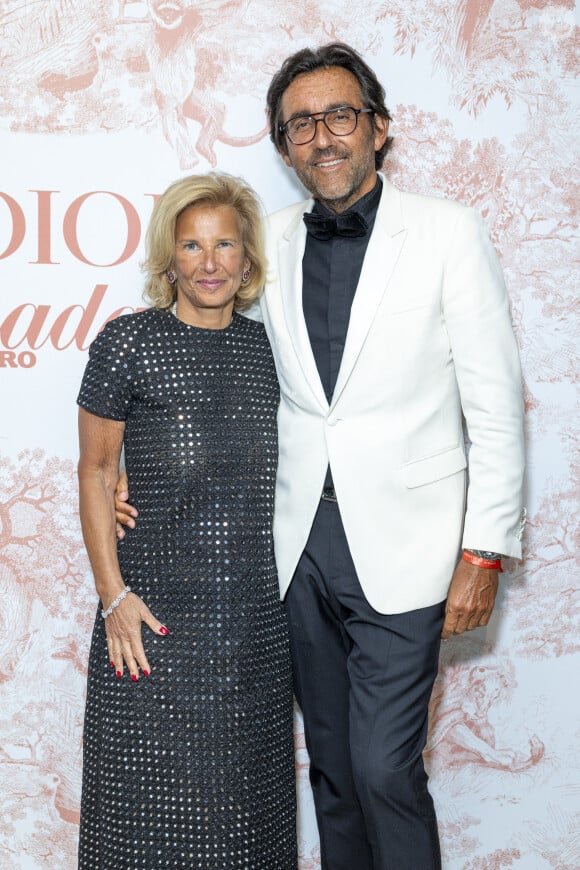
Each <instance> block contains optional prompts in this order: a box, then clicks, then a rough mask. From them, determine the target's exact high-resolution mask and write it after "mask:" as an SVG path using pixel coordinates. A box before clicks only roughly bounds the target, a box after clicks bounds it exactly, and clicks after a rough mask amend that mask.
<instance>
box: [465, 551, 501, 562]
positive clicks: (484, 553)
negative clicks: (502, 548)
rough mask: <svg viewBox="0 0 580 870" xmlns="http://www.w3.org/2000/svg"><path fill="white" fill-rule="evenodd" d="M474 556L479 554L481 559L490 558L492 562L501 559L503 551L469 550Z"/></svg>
mask: <svg viewBox="0 0 580 870" xmlns="http://www.w3.org/2000/svg"><path fill="white" fill-rule="evenodd" d="M468 552H470V553H473V554H474V556H479V558H480V559H489V560H490V561H491V562H496V561H497V560H498V559H501V553H492V552H491V550H469V551H468Z"/></svg>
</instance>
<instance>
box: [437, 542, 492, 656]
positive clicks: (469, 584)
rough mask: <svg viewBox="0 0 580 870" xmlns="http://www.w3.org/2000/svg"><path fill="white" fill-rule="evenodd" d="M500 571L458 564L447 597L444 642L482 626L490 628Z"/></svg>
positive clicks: (464, 563)
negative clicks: (488, 625)
mask: <svg viewBox="0 0 580 870" xmlns="http://www.w3.org/2000/svg"><path fill="white" fill-rule="evenodd" d="M497 574H498V572H497V571H494V570H492V569H490V568H480V567H478V566H477V565H472V564H471V563H470V562H466V561H464V560H463V559H461V561H460V562H459V564H458V565H457V568H456V569H455V571H454V573H453V578H452V580H451V586H450V587H449V594H448V595H447V606H446V608H445V622H444V624H443V631H442V632H441V637H442V638H443V639H444V640H447V638H449V637H452V636H453V635H454V634H463V632H464V631H472V629H474V628H479V627H480V626H482V625H487V623H488V622H489V618H490V616H491V612H492V610H493V605H494V603H495V596H496V592H497V584H498V577H497Z"/></svg>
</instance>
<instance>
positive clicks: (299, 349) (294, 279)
mask: <svg viewBox="0 0 580 870" xmlns="http://www.w3.org/2000/svg"><path fill="white" fill-rule="evenodd" d="M312 204H313V202H312V200H309V201H308V202H306V203H304V208H302V209H301V210H300V211H299V212H298V213H297V215H296V217H295V218H294V220H293V221H292V222H291V223H290V225H289V226H288V229H287V230H286V232H285V233H284V235H283V237H282V238H281V239H280V241H279V243H278V257H279V267H280V269H279V273H280V288H281V297H282V306H283V309H284V317H285V320H286V326H287V329H288V334H289V336H290V338H291V340H292V344H293V346H294V350H295V351H296V356H297V358H298V362H299V363H300V367H301V368H302V372H303V374H304V377H305V378H306V380H307V382H308V385H309V386H310V389H311V390H312V392H313V394H314V396H315V398H316V401H317V402H318V404H319V405H320V406H321V407H322V409H323V410H324V412H325V413H326V412H327V411H328V402H327V400H326V396H325V394H324V388H323V386H322V382H321V380H320V375H319V374H318V368H317V366H316V360H315V359H314V354H313V352H312V346H311V344H310V338H309V337H308V330H307V328H306V321H305V319H304V309H303V307H302V259H303V257H304V248H305V245H306V227H305V225H304V221H303V220H302V215H303V214H304V212H305V211H310V209H311V208H312Z"/></svg>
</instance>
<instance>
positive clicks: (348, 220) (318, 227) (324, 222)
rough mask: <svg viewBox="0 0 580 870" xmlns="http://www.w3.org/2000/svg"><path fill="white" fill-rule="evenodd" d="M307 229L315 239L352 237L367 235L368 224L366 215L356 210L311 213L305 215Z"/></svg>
mask: <svg viewBox="0 0 580 870" xmlns="http://www.w3.org/2000/svg"><path fill="white" fill-rule="evenodd" d="M304 223H305V224H306V229H307V231H308V232H309V233H310V235H311V236H314V238H315V239H331V238H332V237H333V236H347V237H349V238H351V239H354V238H356V237H357V236H365V235H366V234H367V231H368V228H369V227H368V224H367V222H366V220H365V219H364V217H363V216H362V215H360V214H358V212H356V211H351V212H346V214H338V215H336V217H333V216H332V215H323V214H310V213H308V212H307V213H306V214H305V215H304Z"/></svg>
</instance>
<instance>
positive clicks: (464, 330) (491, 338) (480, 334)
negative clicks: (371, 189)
mask: <svg viewBox="0 0 580 870" xmlns="http://www.w3.org/2000/svg"><path fill="white" fill-rule="evenodd" d="M442 313H443V317H444V322H445V326H446V329H447V332H448V336H449V341H450V347H451V352H452V355H453V363H454V367H455V372H456V377H457V383H458V387H459V393H460V396H461V405H462V409H463V413H464V415H465V420H466V423H467V431H468V435H469V440H470V442H471V447H470V450H469V476H468V490H467V511H466V516H465V527H464V536H463V546H464V547H471V548H475V549H482V550H492V551H495V552H498V553H503V554H504V555H506V556H515V557H518V558H519V557H521V552H522V551H521V537H522V529H523V522H524V517H525V511H524V509H523V506H522V497H523V478H524V404H523V394H522V382H521V371H520V363H519V357H518V351H517V346H516V341H515V338H514V334H513V331H512V325H511V317H510V310H509V302H508V296H507V292H506V288H505V283H504V280H503V275H502V271H501V267H500V264H499V261H498V258H497V255H496V253H495V250H494V248H493V246H492V244H491V241H490V238H489V233H488V230H487V227H486V225H485V224H484V222H483V220H482V219H481V217H479V215H478V214H477V213H476V212H475V211H474V210H472V209H461V211H460V212H459V216H458V218H457V220H456V223H455V227H454V232H453V234H452V238H451V240H450V245H449V250H448V252H447V255H446V257H445V272H444V277H443V312H442Z"/></svg>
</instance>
